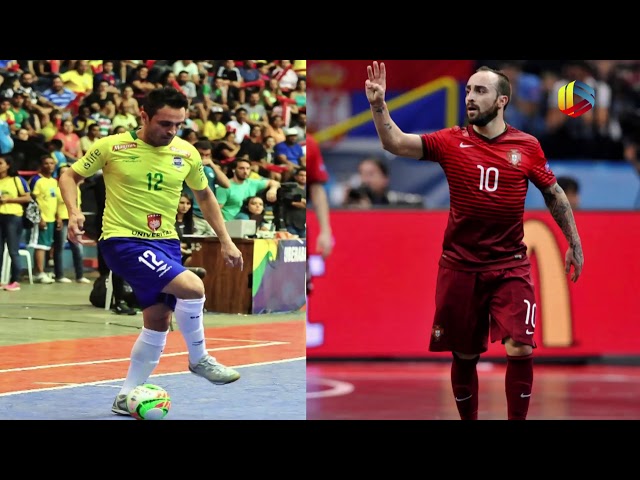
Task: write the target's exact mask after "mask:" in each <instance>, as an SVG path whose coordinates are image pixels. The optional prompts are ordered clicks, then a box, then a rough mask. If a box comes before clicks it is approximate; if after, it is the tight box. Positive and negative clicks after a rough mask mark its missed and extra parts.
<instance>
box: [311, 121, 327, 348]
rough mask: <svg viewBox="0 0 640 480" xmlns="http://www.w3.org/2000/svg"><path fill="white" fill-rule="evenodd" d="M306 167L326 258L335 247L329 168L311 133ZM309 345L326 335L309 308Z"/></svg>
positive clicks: (319, 243)
mask: <svg viewBox="0 0 640 480" xmlns="http://www.w3.org/2000/svg"><path fill="white" fill-rule="evenodd" d="M306 148H307V151H306V157H307V162H306V167H307V186H308V188H309V197H310V198H311V201H312V202H313V206H314V210H315V212H316V217H317V219H318V227H319V230H320V232H319V233H318V236H317V238H316V252H318V253H319V254H320V255H321V256H322V259H323V260H324V259H325V258H327V257H328V256H329V255H330V254H331V250H332V249H333V238H332V235H331V224H330V223H329V200H328V199H327V192H326V191H325V189H324V184H325V183H326V182H327V180H328V179H329V175H328V174H327V170H326V168H325V166H324V159H323V158H322V152H321V151H320V146H319V145H318V142H317V141H316V139H315V138H313V136H312V135H311V134H310V133H307V138H306ZM311 273H312V269H311V268H309V262H308V263H307V295H309V294H310V293H311V290H312V282H311ZM306 331H307V346H308V347H315V346H318V345H320V344H322V338H323V336H324V333H323V327H322V324H319V323H318V324H312V323H309V310H308V309H307V329H306Z"/></svg>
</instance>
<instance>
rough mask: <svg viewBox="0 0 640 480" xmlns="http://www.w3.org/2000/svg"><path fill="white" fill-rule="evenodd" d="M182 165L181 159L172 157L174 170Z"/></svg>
mask: <svg viewBox="0 0 640 480" xmlns="http://www.w3.org/2000/svg"><path fill="white" fill-rule="evenodd" d="M183 165H184V160H183V159H182V157H173V166H174V167H176V168H180V167H182V166H183Z"/></svg>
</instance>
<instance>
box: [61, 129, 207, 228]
mask: <svg viewBox="0 0 640 480" xmlns="http://www.w3.org/2000/svg"><path fill="white" fill-rule="evenodd" d="M71 168H73V170H74V171H75V172H76V173H78V174H79V175H82V176H83V177H89V176H91V175H93V174H94V173H96V172H97V171H98V170H100V169H102V172H103V175H104V183H105V187H106V191H107V194H106V203H105V210H104V217H103V219H102V236H101V237H100V239H101V240H106V239H107V238H111V237H134V238H146V239H167V238H176V239H177V238H178V234H177V232H176V230H175V227H174V224H175V221H176V213H177V211H178V204H179V203H180V194H181V193H182V188H183V182H186V183H187V186H189V188H191V189H192V190H203V189H205V188H206V187H207V185H208V184H207V178H206V177H205V174H204V170H203V168H202V159H201V158H200V154H199V153H198V150H196V149H195V147H194V146H193V145H191V144H190V143H189V142H186V141H185V140H183V139H181V138H179V137H175V138H174V139H173V140H172V141H171V143H170V144H169V145H167V146H164V147H152V146H151V145H149V144H147V143H145V142H143V141H142V140H140V139H139V138H138V137H137V135H136V132H135V131H131V132H124V133H119V134H116V135H109V136H108V137H103V138H100V139H99V140H97V141H96V142H95V143H94V144H93V145H92V146H91V149H90V150H89V151H88V152H87V153H86V155H84V156H83V157H82V158H81V159H80V160H78V161H77V162H75V163H74V164H73V165H72V166H71Z"/></svg>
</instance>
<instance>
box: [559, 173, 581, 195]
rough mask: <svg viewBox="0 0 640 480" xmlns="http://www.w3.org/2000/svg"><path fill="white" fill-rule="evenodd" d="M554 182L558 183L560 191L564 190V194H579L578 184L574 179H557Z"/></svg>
mask: <svg viewBox="0 0 640 480" xmlns="http://www.w3.org/2000/svg"><path fill="white" fill-rule="evenodd" d="M556 180H557V181H558V185H560V188H562V190H564V192H565V193H567V192H572V193H580V184H579V183H578V181H577V180H576V179H575V178H573V177H558V178H557V179H556Z"/></svg>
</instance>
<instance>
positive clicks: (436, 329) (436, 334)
mask: <svg viewBox="0 0 640 480" xmlns="http://www.w3.org/2000/svg"><path fill="white" fill-rule="evenodd" d="M443 335H444V328H442V327H441V326H440V325H434V326H433V328H432V329H431V336H432V337H433V339H434V340H436V341H438V340H440V338H442V336H443Z"/></svg>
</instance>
